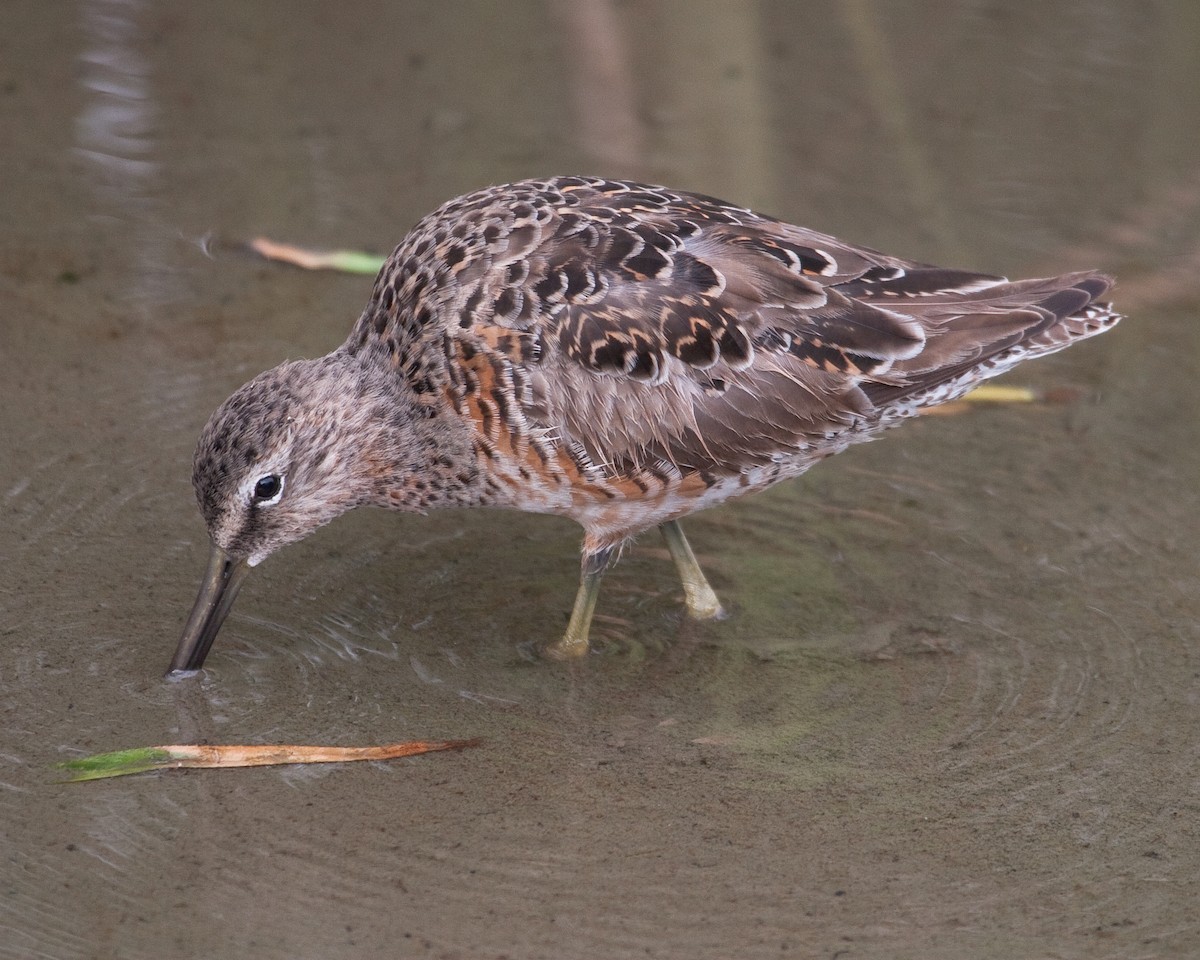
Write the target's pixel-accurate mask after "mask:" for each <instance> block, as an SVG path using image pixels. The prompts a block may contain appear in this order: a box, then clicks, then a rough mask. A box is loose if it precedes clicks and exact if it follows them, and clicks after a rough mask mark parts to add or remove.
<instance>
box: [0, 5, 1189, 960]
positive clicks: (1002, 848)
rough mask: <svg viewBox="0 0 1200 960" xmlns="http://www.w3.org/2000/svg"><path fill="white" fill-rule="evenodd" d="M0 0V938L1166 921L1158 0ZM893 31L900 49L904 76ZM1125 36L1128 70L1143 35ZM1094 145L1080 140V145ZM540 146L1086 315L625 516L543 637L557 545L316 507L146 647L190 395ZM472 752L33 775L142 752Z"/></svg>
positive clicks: (1179, 625)
mask: <svg viewBox="0 0 1200 960" xmlns="http://www.w3.org/2000/svg"><path fill="white" fill-rule="evenodd" d="M1077 6H1078V5H1064V6H1063V7H1062V8H1061V10H1059V9H1057V8H1056V9H1055V10H1053V11H1052V10H1050V9H1048V8H1046V7H1045V6H1044V5H1042V4H1036V3H1016V4H1011V3H1010V4H1008V5H1006V6H1005V8H1004V16H1000V14H999V12H992V13H988V12H986V11H984V10H983V9H982V8H980V9H978V10H976V9H975V7H974V6H972V7H971V8H970V10H969V11H968V10H966V9H965V8H964V9H963V10H959V9H958V8H955V7H951V8H947V9H946V10H940V9H939V10H932V9H931V10H928V11H923V12H921V13H919V14H918V13H915V12H913V13H910V14H909V15H908V17H909V19H901V15H900V13H899V12H897V11H891V10H883V9H882V8H881V9H879V10H876V9H875V7H874V6H873V5H870V4H846V5H829V6H828V7H827V8H825V7H823V8H821V10H820V12H819V13H820V15H819V16H812V15H809V16H807V17H806V18H804V20H803V21H801V18H799V17H798V16H797V14H796V12H795V8H794V6H793V5H792V4H788V3H747V4H738V5H732V4H721V3H712V4H706V3H691V2H689V4H688V5H687V6H686V8H685V7H683V6H682V5H676V4H673V3H662V4H649V3H629V4H611V5H610V4H606V3H603V2H595V3H579V4H551V5H549V6H543V5H540V4H538V5H534V4H529V5H525V4H515V3H514V4H506V5H503V6H502V7H501V6H497V5H493V4H486V3H463V4H456V5H452V6H450V7H448V8H446V9H443V8H442V7H440V6H438V7H435V6H432V5H431V6H428V7H425V6H421V5H392V4H363V5H355V6H353V7H351V8H349V9H347V10H342V9H340V8H338V7H336V6H334V5H327V4H317V3H299V4H296V3H289V4H272V3H265V4H256V5H254V6H253V7H247V6H246V5H244V4H238V3H232V2H229V3H226V2H220V3H210V4H204V5H202V6H180V5H171V6H168V7H159V6H156V5H144V4H140V3H135V2H119V0H85V2H80V3H77V4H73V5H66V4H61V5H51V6H46V5H41V4H34V3H26V4H21V3H17V4H11V5H10V6H9V8H8V10H7V11H6V13H5V14H4V16H3V19H4V21H5V26H4V29H3V30H2V31H0V118H2V123H3V127H4V129H5V130H6V135H5V136H4V138H3V140H2V141H0V155H2V156H3V159H4V167H5V169H6V171H7V173H6V181H7V187H6V189H5V190H4V191H3V192H0V419H2V433H0V442H2V446H3V454H2V455H0V509H2V510H3V515H2V518H0V556H2V557H3V568H4V576H3V577H0V637H2V640H3V642H2V643H0V831H2V833H3V838H4V839H3V846H2V848H0V851H2V854H3V856H0V891H2V892H0V958H13V960H17V958H20V960H25V958H34V957H37V958H55V960H57V958H76V957H79V958H84V957H87V958H91V957H114V958H115V957H121V958H139V957H147V958H150V957H153V958H161V957H196V958H200V957H226V956H254V957H263V958H274V957H279V958H284V957H286V958H330V957H339V958H340V957H346V958H350V957H363V958H367V957H372V958H374V957H393V956H395V957H409V956H411V957H438V958H464V960H474V958H484V957H493V958H500V957H508V958H554V960H558V958H576V957H577V958H581V960H591V958H597V957H605V958H623V957H635V956H636V957H657V958H674V957H678V958H687V960H698V958H714V960H716V958H728V957H737V958H758V957H776V956H785V957H793V956H794V957H844V958H845V957H872V958H894V957H913V958H917V957H920V958H947V960H949V958H962V957H981V958H993V957H994V958H1011V957H1043V956H1045V957H1066V958H1072V957H1079V958H1085V957H1086V958H1095V957H1113V958H1117V957H1120V958H1127V957H1187V956H1195V955H1197V954H1198V953H1200V924H1198V923H1197V920H1196V912H1197V911H1196V903H1197V897H1198V893H1200V891H1198V890H1197V881H1196V877H1197V875H1198V874H1200V843H1198V840H1200V837H1198V836H1197V833H1198V826H1197V824H1198V823H1200V804H1198V802H1197V770H1198V769H1200V767H1198V761H1200V757H1198V753H1200V748H1198V746H1197V745H1198V743H1200V738H1198V737H1197V729H1198V727H1197V719H1196V718H1197V716H1198V713H1197V707H1198V703H1197V691H1198V690H1200V684H1198V678H1200V652H1198V650H1200V647H1198V640H1200V601H1198V600H1197V591H1196V576H1197V553H1196V543H1197V540H1198V537H1200V520H1198V517H1200V511H1198V507H1200V504H1198V503H1197V499H1198V498H1197V488H1196V482H1195V478H1196V477H1197V476H1200V456H1198V454H1197V449H1198V448H1197V445H1196V443H1195V429H1196V428H1195V415H1194V412H1195V410H1197V409H1198V408H1200V387H1198V386H1197V385H1198V384H1200V359H1198V358H1200V325H1198V324H1197V323H1196V319H1195V318H1196V314H1197V308H1198V307H1200V283H1198V282H1197V281H1196V279H1195V277H1196V276H1197V271H1196V269H1195V267H1196V262H1197V258H1198V257H1200V253H1198V251H1200V229H1198V228H1197V226H1196V225H1197V224H1198V223H1200V170H1198V169H1197V167H1196V165H1195V157H1196V156H1197V155H1200V150H1197V147H1198V146H1200V145H1198V144H1197V143H1196V142H1195V141H1196V139H1197V138H1198V137H1200V134H1198V133H1197V131H1200V76H1198V75H1197V74H1200V67H1198V66H1197V64H1200V49H1198V48H1200V26H1197V24H1196V16H1195V14H1194V13H1193V12H1192V8H1191V6H1189V5H1188V4H1187V3H1184V2H1182V0H1181V2H1179V3H1166V4H1160V5H1158V6H1156V7H1155V16H1154V17H1152V18H1147V17H1146V16H1145V11H1144V8H1143V7H1142V6H1140V5H1136V4H1132V3H1131V4H1110V5H1106V6H1105V7H1103V9H1101V8H1096V7H1091V6H1087V5H1082V6H1078V8H1077ZM935 64H941V66H939V67H937V68H936V69H935V67H934V65H935ZM1151 65H1152V66H1151ZM1116 130H1120V131H1122V135H1121V136H1115V135H1114V131H1116ZM579 170H587V171H596V172H601V173H606V174H611V175H621V176H634V177H639V178H642V179H648V180H653V181H666V182H669V183H671V184H672V185H675V186H679V187H684V188H691V189H696V190H700V191H703V192H706V193H711V194H716V195H719V196H726V197H728V198H730V199H731V200H736V201H739V202H746V203H752V204H754V205H755V206H757V207H760V208H762V209H764V210H765V211H766V212H769V213H773V214H777V215H780V216H783V217H784V218H786V219H789V220H794V221H798V222H805V223H808V224H809V225H811V226H813V227H816V228H818V229H823V230H828V231H830V232H834V233H837V234H839V235H843V236H845V237H847V238H848V239H851V240H856V241H859V242H863V243H867V244H870V245H872V246H877V247H886V248H888V249H889V250H890V251H891V252H894V253H897V254H900V255H904V256H910V257H914V258H917V259H923V260H943V261H947V262H950V263H953V264H954V265H956V266H961V267H965V268H978V269H985V270H991V271H997V272H1006V273H1009V274H1013V275H1016V274H1026V275H1036V274H1045V273H1051V272H1062V271H1066V270H1070V269H1078V268H1082V267H1091V266H1095V267H1101V268H1104V269H1106V270H1110V271H1112V272H1114V273H1116V274H1117V275H1118V277H1119V279H1120V281H1121V282H1120V284H1119V286H1118V288H1117V291H1116V294H1115V299H1116V301H1117V303H1118V305H1119V306H1120V308H1121V309H1122V310H1123V312H1125V313H1127V314H1128V315H1129V320H1128V321H1127V322H1125V323H1124V324H1122V325H1121V326H1120V327H1118V328H1117V329H1116V330H1115V331H1114V332H1112V333H1110V334H1106V335H1105V336H1104V337H1101V338H1099V339H1096V340H1092V341H1089V342H1087V343H1085V344H1082V345H1080V346H1078V347H1076V348H1073V349H1072V350H1070V351H1068V352H1066V353H1063V354H1060V355H1057V356H1055V357H1053V358H1049V359H1047V360H1044V361H1039V362H1037V363H1035V364H1031V365H1028V366H1024V367H1021V368H1020V369H1019V370H1018V371H1016V372H1015V373H1014V374H1010V375H1009V377H1008V378H1007V379H1008V382H1010V383H1012V382H1015V383H1021V384H1026V385H1030V386H1034V387H1037V388H1040V389H1044V390H1049V391H1052V396H1053V397H1055V398H1057V400H1056V402H1044V403H1037V404H1027V405H1014V406H993V407H977V408H972V409H971V410H970V411H968V412H965V413H961V414H959V415H957V416H946V417H927V418H921V419H920V420H918V421H915V422H913V423H910V424H907V425H906V426H904V427H903V428H901V429H900V430H898V431H895V432H893V433H891V434H889V435H888V436H887V437H886V438H885V439H883V440H882V441H881V442H879V443H873V444H869V445H865V446H861V447H858V448H855V449H853V450H851V451H849V452H847V453H846V454H844V455H841V456H839V457H836V458H834V459H833V460H831V461H829V462H827V463H825V464H822V465H821V466H820V467H818V468H817V469H816V470H814V471H813V472H812V473H810V474H808V475H806V476H805V477H803V478H801V479H799V480H797V481H794V482H790V483H788V484H786V485H783V486H780V487H778V488H776V489H774V490H772V491H769V492H768V493H765V494H762V495H760V496H757V497H754V498H751V499H747V500H744V501H740V502H737V503H733V504H730V505H728V506H726V507H723V508H721V509H719V510H715V511H712V512H710V513H706V514H702V515H699V516H696V517H694V518H692V519H691V520H690V522H689V523H688V524H687V528H688V532H689V536H690V537H691V538H692V541H693V544H694V546H695V548H696V551H697V553H698V555H699V557H700V560H701V563H702V564H703V565H704V567H705V569H706V570H707V571H708V573H709V575H710V578H711V580H712V581H713V584H714V586H715V587H716V588H717V590H718V592H719V593H720V595H721V598H722V600H723V602H724V603H725V605H726V607H727V608H728V609H729V611H730V616H729V617H728V618H727V619H725V620H720V621H712V622H705V623H696V622H692V621H689V620H688V619H686V617H684V616H683V607H682V595H681V590H680V587H679V584H678V580H677V578H676V575H675V572H674V568H673V566H672V564H671V563H670V560H669V557H668V554H667V551H666V548H665V546H664V544H663V543H662V541H661V540H660V539H659V538H658V537H657V535H647V536H645V537H643V538H642V539H641V540H640V541H638V543H636V544H635V545H634V546H633V547H632V549H630V550H629V551H627V553H626V554H625V556H624V557H623V558H622V560H621V562H620V564H619V565H618V566H617V567H616V568H615V569H614V570H613V571H612V572H611V573H610V574H609V576H608V577H607V579H606V581H605V583H604V586H603V590H602V593H601V596H600V605H599V608H598V615H597V621H596V625H595V628H594V631H595V639H596V646H597V650H596V652H595V653H594V654H593V655H592V656H590V657H588V658H587V659H585V660H584V661H582V662H579V663H572V664H553V663H547V662H543V661H541V660H539V659H538V658H537V657H535V656H534V655H532V653H531V651H532V650H533V648H534V647H535V646H536V644H538V643H540V642H542V641H544V640H546V639H548V638H551V637H554V636H556V635H558V634H560V633H561V631H562V630H563V628H564V627H565V624H566V618H567V613H568V611H569V608H570V603H571V599H572V596H573V593H574V589H575V586H576V582H577V575H578V566H577V556H578V554H577V550H578V540H579V536H580V532H579V530H578V528H576V527H574V526H573V525H572V524H570V523H568V522H565V521H562V520H559V519H555V518H549V517H535V516H522V515H516V514H505V513H499V512H483V511H480V512H459V513H452V512H445V513H439V514H433V515H430V516H428V517H409V516H400V515H390V514H385V513H382V512H368V511H359V512H358V513H355V514H351V515H348V516H347V517H344V518H342V519H341V520H339V521H338V522H337V523H335V524H333V525H331V526H330V527H328V528H326V529H324V530H322V531H321V532H320V533H319V534H317V535H315V536H313V537H312V538H310V539H309V540H307V541H305V542H304V543H302V544H299V545H296V546H294V547H291V548H288V549H287V550H284V551H282V552H281V553H279V554H278V555H277V556H275V557H272V558H271V559H270V560H269V561H268V562H266V563H264V564H263V565H262V566H261V567H259V568H258V569H256V570H255V572H254V574H253V575H252V577H251V578H250V579H249V580H248V582H247V585H246V587H245V589H244V590H243V592H242V595H241V598H240V599H239V601H238V604H237V606H236V608H235V610H234V612H233V614H232V616H231V617H230V620H229V622H228V623H227V624H226V626H225V628H224V630H223V631H222V634H221V636H220V637H219V638H218V641H217V644H216V646H215V647H214V650H213V653H212V654H211V656H210V658H209V661H208V664H207V666H206V669H205V670H204V671H203V673H202V674H201V675H200V676H198V677H196V678H194V679H193V680H190V681H185V682H180V683H167V682H165V681H164V680H163V679H162V673H163V671H164V669H165V668H166V665H167V662H168V660H169V658H170V655H171V653H172V651H173V649H174V646H175V642H176V639H177V637H178V634H179V630H180V628H181V627H182V624H183V620H184V618H185V616H186V614H187V611H188V608H189V606H190V604H191V602H192V600H193V598H194V595H195V590H196V587H197V585H198V583H199V578H200V575H201V572H202V570H203V567H204V562H205V557H206V553H207V543H206V536H205V533H204V530H203V525H202V523H201V520H200V517H199V515H198V512H197V510H196V508H195V503H194V500H193V497H192V493H191V489H190V473H191V464H190V458H191V451H192V447H193V444H194V442H195V438H196V435H197V433H198V431H199V429H200V427H201V426H202V424H203V423H204V421H205V419H206V418H207V416H208V414H209V413H210V412H211V410H212V409H213V408H214V407H215V406H216V405H217V404H218V403H219V402H220V401H221V400H223V399H224V398H225V396H227V395H228V393H229V392H231V391H232V390H233V389H234V388H235V387H237V386H238V385H240V384H241V383H242V382H243V381H244V380H246V379H248V378H249V377H250V376H252V375H254V374H255V373H257V372H259V371H260V370H262V369H265V368H266V367H269V366H272V365H274V364H276V363H278V362H280V361H281V360H283V359H285V358H288V357H297V356H314V355H317V354H320V353H323V352H326V351H328V350H330V349H332V348H333V347H335V346H336V345H337V344H338V343H340V342H341V340H342V339H343V338H344V336H345V334H346V333H347V332H348V330H349V327H350V324H351V323H352V321H353V319H354V318H355V317H356V316H357V313H358V311H359V310H360V309H361V307H362V305H363V304H364V303H365V301H366V298H367V295H368V292H369V288H370V283H371V281H370V278H366V277H353V276H343V275H336V274H312V273H305V272H301V271H298V270H293V269H289V268H285V267H281V266H277V265H269V264H265V263H263V262H260V261H257V260H255V259H253V258H251V257H250V256H248V255H247V254H246V253H245V252H244V250H243V249H242V246H241V242H242V241H244V240H245V239H248V238H249V237H251V236H254V235H257V234H260V233H261V234H266V235H269V236H273V237H275V238H277V239H281V240H286V241H289V242H298V243H305V244H308V245H310V246H323V247H339V246H340V247H355V248H365V249H375V250H381V251H386V250H388V249H390V248H391V246H392V245H394V244H395V243H396V242H397V241H398V240H399V239H400V237H401V236H402V235H403V232H404V230H405V229H406V228H407V227H408V225H410V224H411V223H412V222H413V221H415V220H416V219H417V218H418V217H419V216H420V215H422V214H423V213H425V212H427V211H428V210H429V209H431V208H432V207H434V206H435V205H436V204H438V203H439V202H441V201H442V200H445V199H447V198H449V197H451V196H453V195H455V194H458V193H461V192H464V191H466V190H468V189H472V188H475V187H478V186H481V185H483V184H486V183H493V182H500V181H504V180H511V179H516V178H518V177H521V176H527V175H534V174H544V173H566V172H575V171H579ZM459 737H481V738H483V742H482V744H481V745H480V746H478V747H476V748H474V749H471V750H468V751H464V752H461V753H446V754H431V755H428V756H422V757H414V758H410V759H404V760H399V761H392V762H387V763H367V764H346V765H331V766H321V767H284V768H270V769H252V770H226V771H192V772H176V773H167V774H152V775H142V776H137V777H130V778H125V779H120V780H112V781H104V782H96V783H90V784H77V785H65V784H61V783H58V782H56V780H57V778H58V772H57V771H56V768H55V764H56V763H57V762H58V761H60V760H63V759H67V758H69V757H73V756H77V755H80V754H83V753H89V752H95V751H102V750H112V749H117V748H121V747H127V746H139V745H151V744H158V743H173V742H213V743H334V744H347V745H350V744H371V743H386V742H392V741H397V740H406V739H442V738H459Z"/></svg>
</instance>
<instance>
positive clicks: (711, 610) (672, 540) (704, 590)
mask: <svg viewBox="0 0 1200 960" xmlns="http://www.w3.org/2000/svg"><path fill="white" fill-rule="evenodd" d="M658 529H660V530H661V531H662V534H663V537H665V538H666V541H667V549H668V550H670V551H671V559H672V560H674V561H675V566H676V568H678V570H679V579H680V580H682V581H683V595H684V597H685V598H686V600H687V610H688V614H689V615H690V616H692V617H695V618H696V619H697V620H710V619H712V618H714V617H721V616H724V615H725V611H724V610H722V609H721V601H720V600H718V599H717V594H716V592H715V591H714V590H713V588H712V587H711V586H709V583H708V580H707V579H706V578H705V576H704V571H703V570H701V569H700V564H699V563H697V561H696V555H695V554H694V553H692V545H691V544H690V543H688V542H687V537H685V536H684V535H683V527H681V526H680V525H679V521H678V520H668V521H667V522H666V523H664V524H661V525H660V526H659V528H658Z"/></svg>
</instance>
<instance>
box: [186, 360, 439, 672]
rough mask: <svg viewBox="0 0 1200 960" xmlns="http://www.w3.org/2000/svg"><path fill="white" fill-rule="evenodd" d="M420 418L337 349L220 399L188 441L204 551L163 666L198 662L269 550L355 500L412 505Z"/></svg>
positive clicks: (390, 385)
mask: <svg viewBox="0 0 1200 960" xmlns="http://www.w3.org/2000/svg"><path fill="white" fill-rule="evenodd" d="M415 420H419V421H420V422H419V423H417V422H414V421H415ZM425 423H426V418H425V417H424V416H422V415H421V414H420V412H419V410H417V409H416V407H415V405H414V403H413V402H412V398H411V397H409V396H408V395H407V394H406V393H405V392H403V391H402V390H401V389H399V385H398V384H397V381H396V379H395V377H394V376H389V374H388V372H387V371H386V370H382V369H378V368H377V367H376V366H375V365H374V364H371V363H369V362H368V363H364V362H363V360H362V358H361V357H359V358H354V359H351V358H349V357H347V356H346V355H345V354H343V353H340V352H335V353H333V354H330V355H329V356H326V357H321V358H320V359H317V360H299V361H293V362H290V363H285V364H282V365H280V366H278V367H275V368H273V369H271V370H268V371H267V372H265V373H262V374H260V375H259V376H257V377H255V378H254V379H253V380H251V381H250V382H249V383H247V384H245V385H244V386H243V387H241V388H240V389H239V390H237V391H236V392H235V393H234V394H233V395H232V396H231V397H230V398H229V399H228V400H226V401H225V402H224V403H223V404H222V405H221V406H220V407H219V408H218V409H217V411H216V412H215V413H214V414H213V415H212V417H211V418H210V419H209V421H208V424H207V425H206V426H205V427H204V430H203V431H202V432H201V434H200V440H199V442H198V443H197V445H196V454H195V459H194V462H193V471H192V484H193V486H194V488H195V491H196V500H197V502H198V503H199V505H200V512H201V513H202V514H203V516H204V521H205V524H206V525H207V527H208V534H209V537H210V538H211V540H212V554H211V557H210V560H209V566H208V571H207V574H206V575H205V579H204V582H203V584H202V587H201V590H200V594H199V596H198V598H197V600H196V604H195V607H194V608H193V610H192V614H191V617H190V618H189V620H188V623H187V626H186V627H185V629H184V632H183V636H182V638H181V639H180V642H179V646H178V649H177V651H176V653H175V657H174V659H173V660H172V662H171V667H170V672H171V673H178V672H181V671H192V670H196V669H198V668H199V667H200V666H201V665H202V664H203V662H204V658H205V656H206V655H207V653H208V649H209V647H210V646H211V645H212V641H213V639H214V638H215V637H216V634H217V632H218V630H219V629H220V627H221V623H222V621H223V620H224V619H225V616H226V615H227V614H228V612H229V609H230V607H231V606H232V604H233V600H234V597H235V596H236V595H237V591H238V590H239V589H240V587H241V584H242V581H243V580H244V578H245V576H246V574H247V572H248V571H249V569H250V568H251V567H254V566H256V565H257V564H259V563H260V562H261V561H262V560H264V559H266V558H267V557H268V556H270V555H271V554H272V553H274V552H275V551H276V550H278V549H279V548H280V547H282V546H285V545H287V544H289V543H294V542H296V541H297V540H300V539H303V538H304V537H306V536H307V535H308V534H310V533H312V532H313V531H314V530H316V529H317V528H318V527H321V526H323V525H324V524H326V523H328V522H329V521H330V520H332V519H334V518H335V517H337V516H339V515H340V514H342V513H345V512H346V511H347V510H350V509H352V508H354V507H357V506H361V505H364V504H370V503H386V505H387V506H389V507H392V508H400V509H404V508H405V507H406V506H408V507H409V508H410V509H413V510H420V509H422V504H421V502H420V497H417V496H414V497H413V498H412V501H411V503H407V504H406V502H405V491H406V490H407V489H409V486H407V485H406V484H405V482H404V480H405V476H406V473H407V472H410V471H420V467H419V464H420V462H421V451H422V450H423V449H425V448H426V447H427V446H428V444H427V443H426V442H425V441H424V439H423V437H424V435H425V434H426V433H428V428H427V427H426V425H425ZM406 468H407V470H406ZM420 472H422V473H424V472H423V471H420Z"/></svg>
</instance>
